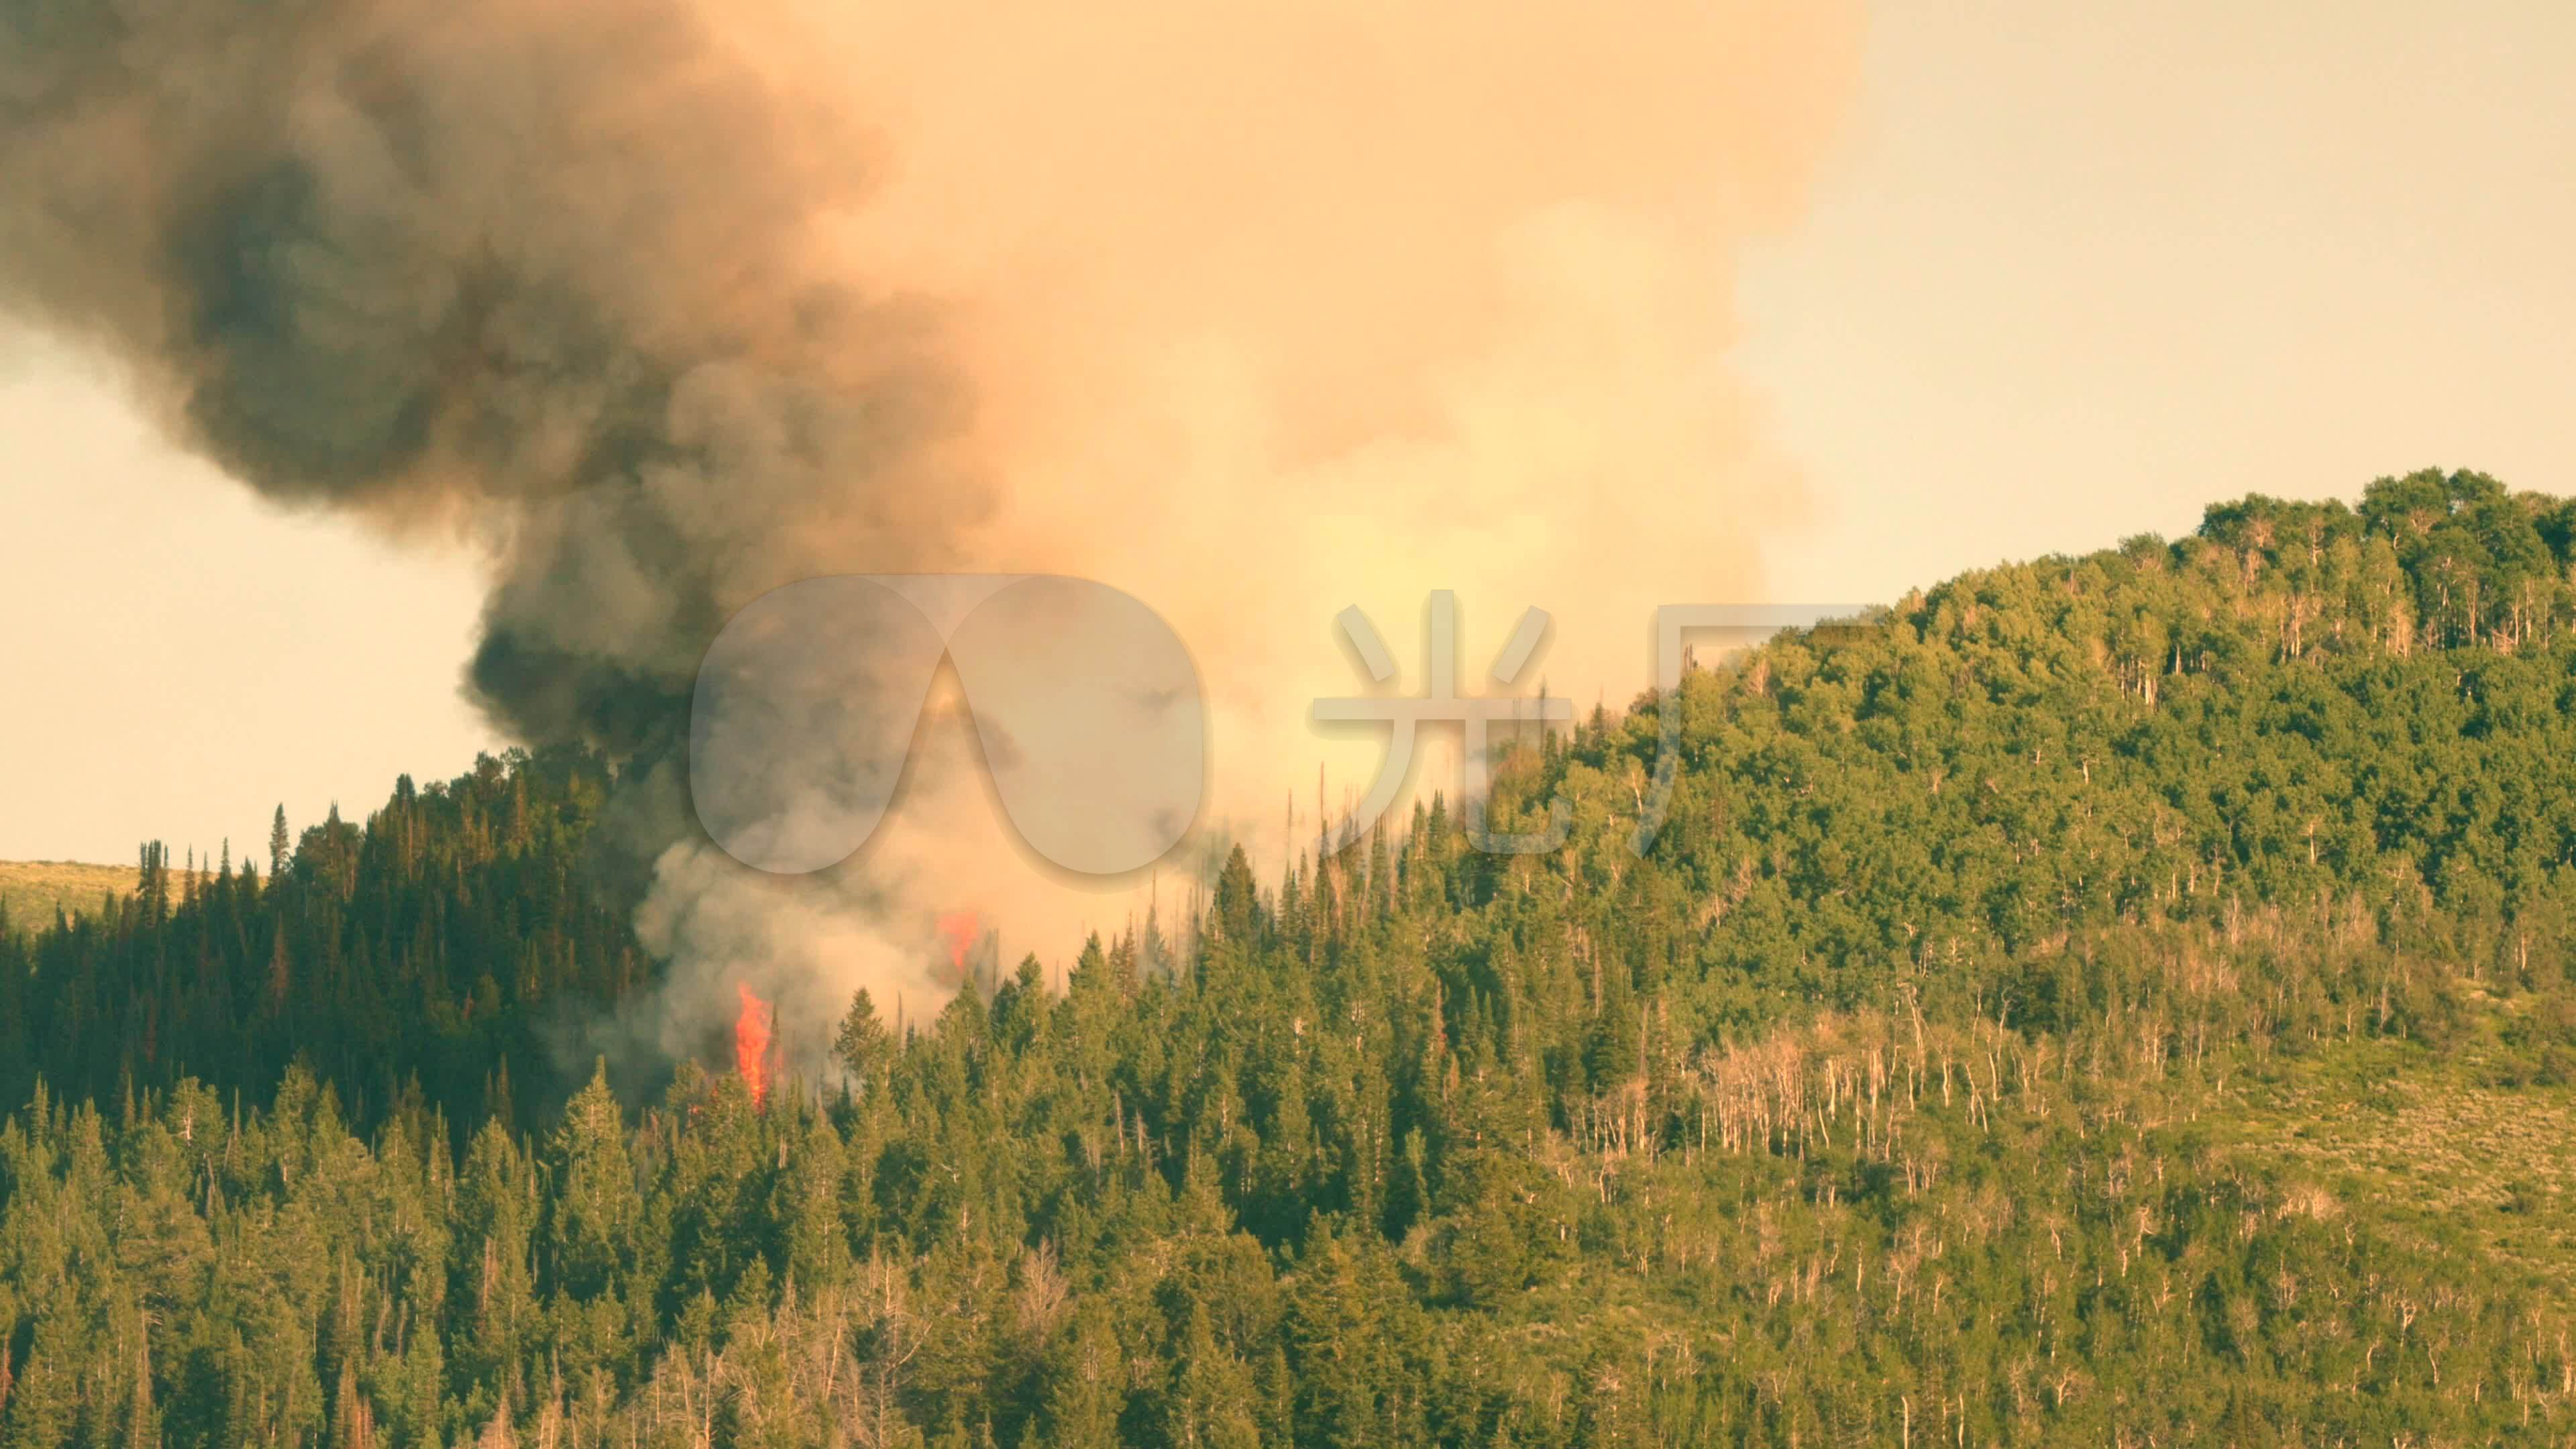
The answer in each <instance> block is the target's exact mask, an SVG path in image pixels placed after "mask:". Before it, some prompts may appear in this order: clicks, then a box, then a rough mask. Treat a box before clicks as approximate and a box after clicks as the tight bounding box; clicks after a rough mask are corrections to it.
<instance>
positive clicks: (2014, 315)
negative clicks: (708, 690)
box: [0, 0, 2576, 860]
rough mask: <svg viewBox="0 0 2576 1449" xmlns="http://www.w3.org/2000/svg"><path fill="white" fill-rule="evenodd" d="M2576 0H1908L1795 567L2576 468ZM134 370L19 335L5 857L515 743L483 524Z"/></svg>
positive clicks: (1873, 42)
mask: <svg viewBox="0 0 2576 1449" xmlns="http://www.w3.org/2000/svg"><path fill="white" fill-rule="evenodd" d="M2570 13H2571V12H2568V11H2566V10H2565V9H2564V8H2563V7H2561V6H2557V5H2554V4H2544V3H2539V0H2533V3H2525V4H2505V3H2487V4H2475V3H2471V4H2462V5H2453V6H2450V7H2445V8H2442V9H2439V10H2437V9H2435V8H2433V7H2425V6H2418V5H2409V4H2372V5H2359V4H2341V5H2331V6H2330V5H2326V4H2275V5H2267V6H2261V7H2247V6H2242V5H2237V4H2214V3H2210V4H2202V3H2193V4H2180V5H2167V6H2162V7H2153V8H2152V9H2151V8H2149V7H2137V8H2136V9H2135V10H2133V11H2124V10H2122V9H2118V8H2113V7H2068V6H2063V5H2053V4H2041V3H2019V0H2016V3H2004V4H1996V3H1988V4H1980V5H1977V6H1973V7H1970V6H1956V5H1945V6H1932V5H1897V4H1888V5H1881V6H1879V7H1877V8H1876V9H1875V10H1874V11H1873V14H1872V17H1871V25H1870V30H1869V34H1868V41H1867V47H1868V53H1867V59H1866V65H1865V73H1864V77H1863V89H1862V93H1861V96H1860V100H1859V104H1858V107H1857V110H1856V113H1855V114H1854V115H1853V116H1852V117H1851V118H1850V121H1849V124H1848V127H1847V130H1846V133H1845V139H1844V141H1843V143H1842V145H1841V147H1840V148H1839V150H1838V152H1837V154H1836V156H1835V158H1834V160H1833V163H1832V164H1831V165H1830V166H1829V167H1828V169H1827V171H1826V174H1825V176H1824V179H1823V181H1822V183H1821V185H1820V187H1819V189H1818V192H1817V195H1816V197H1815V204H1814V206H1813V207H1812V209H1811V211H1810V213H1809V214H1808V216H1807V217H1806V219H1805V220H1804V221H1803V222H1802V223H1801V224H1800V225H1799V226H1798V227H1797V228H1796V229H1795V230H1794V231H1792V232H1791V233H1790V234H1788V235H1786V236H1783V237H1781V238H1780V239H1779V240H1778V241H1777V242H1775V243H1773V244H1771V245H1769V246H1767V247H1765V248H1764V249H1763V251H1762V253H1761V255H1760V256H1759V257H1758V259H1757V261H1756V263H1755V264H1754V265H1753V266H1752V267H1751V268H1749V269H1748V270H1747V272H1746V273H1745V275H1744V276H1743V278H1742V279H1741V280H1742V285H1741V302H1742V306H1743V309H1744V314H1745V321H1746V331H1745V343H1744V346H1743V349H1742V353H1741V362H1742V365H1743V368H1744V370H1745V371H1746V373H1747V374H1748V375H1749V376H1750V377H1751V378H1752V379H1754V381H1755V382H1756V383H1757V384H1758V385H1759V387H1760V388H1761V390H1762V392H1763V394H1764V395H1765V397H1766V398H1767V401H1768V404H1769V406H1770V408H1771V409H1772V413H1773V416H1772V418H1771V424H1772V426H1773V428H1774V430H1775V432H1776V434H1777V435H1778V437H1779V438H1780V439H1781V441H1782V443H1783V445H1784V448H1785V451H1786V452H1787V454H1788V455H1789V456H1790V457H1791V458H1793V459H1794V460H1795V461H1796V462H1797V463H1798V464H1799V465H1800V466H1801V467H1802V468H1803V469H1804V470H1805V471H1806V473H1807V475H1808V477H1809V479H1810V482H1811V487H1812V492H1813V495H1814V503H1815V508H1814V510H1813V514H1814V516H1813V518H1812V521H1811V523H1810V524H1809V525H1808V526H1807V527H1806V528H1805V529H1804V530H1803V531H1802V532H1799V533H1797V534H1794V535H1790V536H1786V537H1782V538H1779V539H1776V540H1773V541H1772V542H1771V544H1770V545H1769V546H1768V549H1767V551H1768V553H1769V556H1770V558H1771V559H1772V562H1773V566H1774V567H1773V574H1774V577H1773V582H1772V589H1771V592H1772V595H1773V597H1775V598H1778V599H1783V600H1798V599H1813V600H1832V601H1841V600H1851V599H1866V598H1886V597H1892V596H1893V595H1895V594H1897V593H1898V592H1900V591H1902V590H1903V589H1904V588H1905V587H1907V586H1910V585H1913V584H1917V583H1922V582H1928V581H1930V580H1933V579H1936V578H1939V577H1941V576H1943V575H1946V574H1949V573H1953V572H1956V571H1957V570H1959V569H1961V568H1965V567H1969V566H1973V565H1976V564H1980V563H1987V562H1992V561H1994V560H1997V559H2001V558H2007V557H2024V556H2028V555H2031V554H2034V553H2043V552H2052V551H2068V552H2072V551H2079V550H2083V549H2090V548H2095V547H2100V546H2103V545H2107V544H2109V543H2112V542H2114V541H2116V540H2117V539H2118V538H2120V537H2122V536H2124V535H2126V534H2129V533H2134V532H2139V531H2143V530H2150V529H2152V530H2157V531H2161V532H2167V533H2171V532H2178V531H2181V530H2184V529H2187V528H2188V527H2189V526H2190V525H2191V524H2192V523H2193V522H2194V521H2195V520H2196V518H2197V517H2198V513H2199V509H2200V507H2201V505H2203V504H2204V503H2206V502H2208V501H2211V500H2213V499H2217V498H2223V497H2230V496H2234V495H2237V494H2241V493H2243V492H2246V491H2248V490H2254V489H2260V490H2263V491H2268V492H2275V493H2283V494H2291V495H2298V496H2320V495H2324V494H2345V495H2350V494H2352V493H2355V492H2357V491H2358V489H2359V488H2360V486H2361V485H2362V484H2363V483H2364V482H2366V481H2367V480H2368V479H2369V478H2370V477H2371V476H2373V475H2375V474H2378V473H2383V472H2392V471H2401V470H2404V469H2409V468H2414V467H2418V466H2424V465H2428V464H2440V465H2446V466H2475V467H2480V468H2484V469H2487V470H2489V471H2491V472H2494V473H2497V474H2499V475H2501V476H2503V477H2504V478H2505V479H2506V480H2507V481H2508V482H2511V483H2514V484H2517V485H2519V486H2525V487H2533V488H2539V489H2543V490H2548V491H2557V492H2564V491H2568V490H2569V489H2570V488H2571V487H2576V483H2571V480H2570V472H2571V464H2576V409H2571V407H2570V400H2569V398H2568V395H2567V394H2568V389H2569V384H2570V382H2571V381H2576V268H2571V263H2570V258H2576V185H2571V184H2570V181H2571V178H2576V96H2571V95H2570V93H2569V91H2568V88H2567V87H2565V85H2564V84H2563V80H2564V74H2563V73H2564V68H2565V61H2566V59H2567V57H2568V56H2569V55H2570V54H2571V53H2576V51H2572V50H2571V41H2576V21H2571V20H2570V18H2569V15H2570ZM117 399H118V390H117V388H116V386H115V380H114V379H113V377H111V376H108V375H106V374H104V373H103V372H101V371H99V370H98V369H97V368H96V367H95V366H94V365H92V364H89V363H86V362H84V361H83V360H81V359H79V358H78V357H75V356H72V355H69V354H66V353H65V352H63V351H62V350H61V349H59V348H58V347H55V346H53V345H52V344H48V343H43V342H40V341H37V340H35V339H31V338H26V337H13V338H8V339H5V340H0V858H10V859H22V858H30V857H35V858H79V859H95V860H125V859H131V858H132V855H133V850H134V845H135V843H136V842H137V841H138V840H140V839H143V838H147V837H157V838H161V839H164V840H167V841H168V842H170V844H171V846H172V848H173V849H174V850H184V849H186V848H187V847H188V846H190V845H192V844H193V845H195V846H198V847H200V848H203V849H206V850H212V849H214V848H215V847H216V846H217V845H218V844H219V843H220V842H221V841H222V840H223V839H224V838H225V837H227V836H229V837H230V838H231V840H232V842H233V845H234V848H235V849H236V850H237V851H241V850H248V849H252V848H254V847H255V846H257V845H259V844H261V843H263V842H264V840H265V836H266V830H267V820H268V814H269V811H270V809H271V807H272V806H273V805H275V804H277V803H278V802H279V801H281V800H282V801H283V802H284V804H285V806H286V809H287V812H288V814H289V816H290V818H291V819H292V820H294V821H295V823H297V824H298V825H302V824H305V823H309V822H310V821H311V820H313V819H314V818H317V817H318V816H319V815H320V814H321V812H322V811H323V810H324V809H326V808H327V807H328V806H329V805H330V804H331V803H332V802H333V801H334V800H337V801H339V802H341V803H342V804H343V805H344V806H346V807H347V808H348V809H349V810H350V812H351V813H353V814H358V815H363V814H364V813H365V812H366V810H368V809H369V808H371V807H372V806H373V805H374V804H376V803H377V802H379V801H380V800H381V799H382V798H383V796H384V794H385V792H386V789H387V787H388V786H389V784H390V782H391V780H392V778H393V776H394V775H395V774H397V773H400V772H404V771H408V772H410V773H412V774H414V775H415V776H419V777H423V778H427V777H433V776H438V775H443V774H447V773H452V772H454V771H456V770H458V769H460V768H462V767H463V766H464V765H466V764H467V763H468V762H469V761H470V760H471V758H472V756H473V755H474V753H475V752H476V750H477V749H480V748H487V747H490V746H491V745H493V744H494V743H496V742H495V741H493V740H492V739H490V738H489V736H488V734H487V732H486V731H485V730H484V729H483V727H482V726H481V725H480V724H479V723H478V722H477V721H476V719H475V718H474V716H473V715H472V713H471V711H470V710H468V709H467V708H466V707H465V706H464V705H463V703H462V702H461V701H459V700H458V699H457V697H456V693H455V684H456V679H457V676H458V671H459V669H460V667H461V665H462V662H463V659H464V656H465V653H466V650H467V648H468V646H469V640H470V635H471V631H472V627H473V622H474V617H475V612H476V608H477V600H478V595H479V583H478V579H477V575H476V570H475V567H474V560H473V559H472V558H471V557H470V556H468V555H466V554H464V553H462V552H456V551H441V550H438V549H435V548H422V547H417V546H411V547H403V548H395V547H393V546H390V545H387V544H385V543H383V542H381V541H378V540H374V539H372V538H370V537H368V536H367V535H365V534H364V533H362V532H361V531H360V530H358V529H357V528H356V527H354V526H352V525H350V524H348V523H347V522H345V521H343V520H338V519H330V518H319V517H296V516H289V515H283V514H279V513H277V512H275V511H273V510H270V509H268V508H266V507H264V506H263V505H260V504H258V503H255V502H254V501H252V499H251V497H250V495H249V494H248V493H247V492H246V491H245V490H242V489H240V488H238V487H234V486H232V485H230V484H228V483H227V482H226V481H225V480H223V479H222V478H221V477H219V476H217V475H215V474H214V473H213V472H212V470H210V469H209V468H207V467H206V466H205V465H203V464H199V463H196V462H193V461H190V460H188V459H186V458H183V457H180V456H178V455H175V454H174V453H172V452H171V451H170V450H168V449H167V448H166V447H163V446H162V445H160V444H158V443H156V442H155V441H154V440H153V438H152V437H151V435H150V431H149V429H148V428H147V427H145V426H144V425H143V424H142V423H141V422H140V421H139V420H137V419H136V418H135V417H134V416H133V415H132V413H131V412H130V411H129V410H128V409H127V408H126V407H124V406H123V405H122V404H121V403H120V402H119V401H118V400H117ZM1514 602H1515V603H1517V602H1518V601H1514ZM1541 602H1548V601H1541ZM1645 667H1646V661H1645V660H1643V659H1642V658H1641V659H1640V660H1639V665H1638V674H1639V680H1642V678H1643V675H1644V671H1645ZM1637 682H1639V681H1637V680H1631V681H1609V683H1610V684H1612V685H1613V686H1614V691H1615V690H1617V689H1624V688H1626V687H1629V686H1632V685H1633V684H1635V683H1637Z"/></svg>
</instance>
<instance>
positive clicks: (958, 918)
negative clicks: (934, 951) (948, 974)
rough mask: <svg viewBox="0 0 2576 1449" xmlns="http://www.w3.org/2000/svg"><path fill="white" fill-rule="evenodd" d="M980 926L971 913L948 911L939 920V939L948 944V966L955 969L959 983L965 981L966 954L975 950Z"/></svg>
mask: <svg viewBox="0 0 2576 1449" xmlns="http://www.w3.org/2000/svg"><path fill="white" fill-rule="evenodd" d="M980 924H981V923H980V922H978V921H977V920H976V919H975V913H974V912H973V911H949V912H946V913H944V914H942V915H941V916H940V918H939V936H940V939H941V940H944V941H946V942H947V943H948V964H949V965H950V966H952V967H955V968H956V971H957V979H958V980H960V981H963V980H965V979H966V953H967V952H969V951H972V950H974V949H975V937H976V936H977V935H978V934H979V932H978V931H977V930H976V927H977V926H978V925H980Z"/></svg>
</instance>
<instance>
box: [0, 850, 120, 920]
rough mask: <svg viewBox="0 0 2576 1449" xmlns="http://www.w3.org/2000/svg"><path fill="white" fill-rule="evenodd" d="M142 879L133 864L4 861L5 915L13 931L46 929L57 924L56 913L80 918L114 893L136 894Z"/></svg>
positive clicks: (0, 905)
mask: <svg viewBox="0 0 2576 1449" xmlns="http://www.w3.org/2000/svg"><path fill="white" fill-rule="evenodd" d="M142 880H143V872H142V871H141V869H139V868H138V867H135V866H130V865H85V864H82V863H80V862H78V861H69V860H0V917H5V919H6V922H7V924H8V926H9V928H11V929H15V930H20V931H31V930H41V929H43V928H45V927H47V926H50V925H52V924H53V921H54V915H55V913H56V912H57V911H59V912H61V913H63V914H65V915H75V916H76V915H82V914H85V913H92V912H95V911H97V910H98V909H99V905H100V902H101V901H103V900H104V899H105V898H107V897H109V896H130V895H132V894H134V893H135V891H136V890H137V889H139V888H140V886H141V883H142Z"/></svg>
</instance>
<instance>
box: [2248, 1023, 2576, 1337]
mask: <svg viewBox="0 0 2576 1449" xmlns="http://www.w3.org/2000/svg"><path fill="white" fill-rule="evenodd" d="M2511 1013H2512V1008H2511V1007H2509V1006H2502V1005H2497V1004H2493V1003H2486V1002H2481V1003H2478V1004H2476V1005H2475V1006H2473V1007H2472V1009H2471V1011H2470V1013H2469V1021H2468V1023H2467V1026H2466V1030H2464V1031H2463V1033H2462V1036H2461V1039H2460V1040H2458V1041H2456V1042H2453V1043H2450V1044H2448V1045H2446V1046H2445V1047H2444V1048H2443V1049H2441V1050H2439V1051H2435V1050H2430V1049H2427V1048H2426V1047H2424V1046H2421V1045H2419V1044H2416V1043H2411V1042H2403V1041H2374V1042H2367V1043H2355V1044H2350V1045H2344V1046H2339V1047H2335V1048H2332V1049H2330V1050H2327V1051H2324V1052H2320V1053H2318V1054H2316V1055H2315V1056H2313V1057H2303V1058H2281V1057H2276V1058H2274V1059H2273V1060H2272V1061H2271V1062H2269V1063H2267V1064H2265V1066H2264V1067H2263V1069H2262V1070H2261V1071H2260V1073H2259V1075H2258V1077H2257V1079H2256V1080H2253V1081H2249V1082H2245V1083H2243V1084H2242V1086H2241V1089H2239V1090H2240V1091H2241V1096H2240V1098H2239V1101H2238V1103H2237V1104H2235V1108H2234V1110H2229V1111H2224V1112H2221V1113H2219V1114H2216V1120H2215V1121H2214V1122H2213V1123H2212V1125H2213V1126H2214V1127H2215V1128H2216V1129H2217V1132H2218V1134H2219V1135H2220V1137H2221V1140H2224V1141H2232V1144H2233V1145H2234V1146H2235V1147H2236V1148H2237V1149H2238V1150H2240V1151H2243V1152H2247V1153H2250V1154H2252V1155H2253V1156H2255V1157H2256V1158H2258V1159H2259V1160H2261V1161H2262V1162H2264V1163H2267V1164H2269V1165H2270V1166H2272V1167H2273V1168H2274V1169H2275V1170H2277V1171H2279V1172H2280V1173H2281V1174H2282V1175H2283V1176H2284V1177H2285V1178H2289V1179H2292V1180H2302V1181H2305V1182H2308V1183H2311V1184H2313V1185H2314V1186H2315V1187H2316V1188H2319V1189H2322V1190H2323V1192H2324V1193H2325V1194H2326V1195H2327V1196H2328V1198H2329V1199H2330V1203H2329V1204H2328V1205H2327V1207H2326V1210H2327V1211H2328V1212H2330V1213H2331V1212H2340V1211H2351V1212H2358V1213H2361V1214H2363V1215H2365V1216H2369V1217H2373V1218H2377V1219H2378V1220H2380V1221H2382V1222H2383V1223H2387V1224H2389V1225H2391V1226H2394V1227H2397V1228H2398V1229H2399V1230H2400V1231H2401V1232H2402V1233H2404V1234H2405V1235H2406V1236H2409V1237H2413V1238H2415V1239H2416V1240H2417V1241H2420V1242H2422V1243H2423V1244H2424V1246H2425V1247H2426V1248H2427V1250H2428V1251H2433V1252H2446V1251H2447V1252H2458V1251H2462V1250H2466V1251H2469V1252H2472V1253H2478V1254H2482V1255H2484V1256H2485V1257H2487V1258H2488V1259H2489V1261H2491V1262H2492V1263H2493V1264H2494V1266H2495V1268H2496V1269H2497V1271H2498V1272H2499V1273H2502V1274H2506V1275H2510V1276H2512V1277H2515V1278H2520V1279H2523V1280H2526V1281H2531V1282H2536V1283H2547V1284H2550V1285H2552V1286H2553V1287H2554V1288H2556V1289H2557V1290H2558V1291H2562V1292H2567V1291H2576V1157H2571V1155H2570V1152H2569V1148H2568V1144H2569V1143H2570V1142H2571V1141H2576V1088H2571V1087H2570V1086H2567V1085H2563V1084H2551V1083H2547V1082H2543V1081H2536V1080H2533V1074H2532V1072H2531V1070H2530V1063H2529V1062H2528V1061H2527V1060H2526V1059H2525V1058H2524V1055H2523V1054H2522V1053H2519V1052H2517V1051H2515V1050H2514V1049H2513V1048H2512V1047H2511V1046H2510V1045H2508V1044H2507V1043H2506V1042H2505V1041H2504V1039H2503V1036H2502V1033H2501V1031H2500V1028H2501V1027H2502V1026H2503V1025H2504V1024H2505V1022H2506V1021H2507V1020H2508V1019H2509V1017H2510V1015H2511ZM2232 1094H2233V1093H2232Z"/></svg>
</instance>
